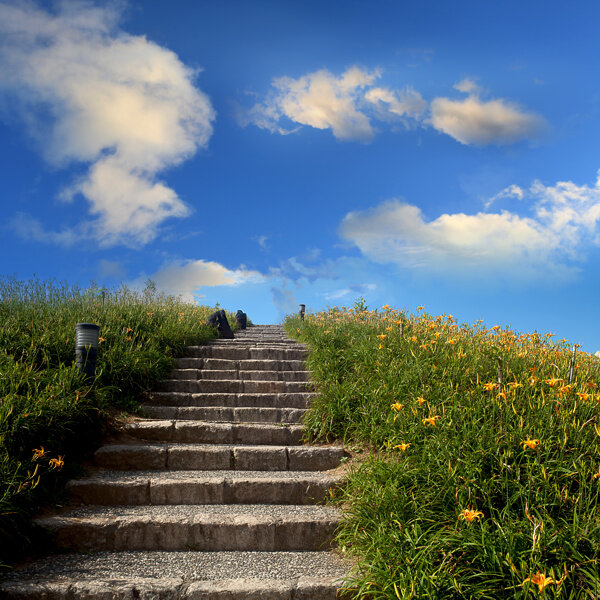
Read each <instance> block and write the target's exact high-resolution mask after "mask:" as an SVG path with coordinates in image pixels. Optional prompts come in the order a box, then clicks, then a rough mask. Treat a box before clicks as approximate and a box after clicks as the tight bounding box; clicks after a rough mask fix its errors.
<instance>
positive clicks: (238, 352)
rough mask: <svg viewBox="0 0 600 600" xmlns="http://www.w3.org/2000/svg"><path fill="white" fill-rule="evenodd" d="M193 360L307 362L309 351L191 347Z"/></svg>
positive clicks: (190, 351)
mask: <svg viewBox="0 0 600 600" xmlns="http://www.w3.org/2000/svg"><path fill="white" fill-rule="evenodd" d="M186 350H187V352H186V353H187V355H188V356H189V357H191V358H225V359H229V360H248V359H252V360H302V361H304V360H306V357H307V356H308V350H300V349H296V348H294V349H279V348H232V347H231V346H222V347H219V346H190V347H188V348H187V349H186Z"/></svg>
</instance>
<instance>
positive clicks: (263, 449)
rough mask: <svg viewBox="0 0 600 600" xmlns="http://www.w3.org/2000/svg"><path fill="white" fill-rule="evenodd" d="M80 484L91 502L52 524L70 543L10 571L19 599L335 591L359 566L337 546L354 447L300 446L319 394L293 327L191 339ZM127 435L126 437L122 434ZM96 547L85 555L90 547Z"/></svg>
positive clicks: (76, 486)
mask: <svg viewBox="0 0 600 600" xmlns="http://www.w3.org/2000/svg"><path fill="white" fill-rule="evenodd" d="M187 350H188V356H187V357H185V358H181V359H179V360H178V362H177V368H176V369H175V370H174V371H173V372H172V374H171V376H170V378H169V379H168V380H165V381H163V382H161V385H160V388H159V390H157V391H154V392H151V393H149V394H147V399H146V407H145V409H146V411H147V414H148V416H149V417H151V418H150V419H146V420H140V421H135V422H130V423H127V424H124V425H123V426H122V428H121V433H120V434H119V436H120V437H119V436H118V437H117V438H113V443H111V444H108V445H106V446H104V447H102V448H100V449H99V450H98V451H97V452H96V454H95V463H96V465H97V466H96V468H95V469H94V470H93V471H92V473H91V474H90V476H88V477H85V478H81V479H78V480H74V481H71V482H70V483H69V486H68V487H69V490H70V492H71V495H72V498H73V500H74V501H79V502H83V503H84V504H83V505H81V506H79V507H78V508H73V509H70V510H66V511H63V512H61V513H59V514H54V515H47V516H44V517H42V518H39V519H38V520H37V522H38V524H40V525H41V526H43V527H45V528H46V529H48V530H49V531H50V532H52V533H53V534H54V535H55V539H56V541H57V544H58V545H59V547H62V548H63V550H65V551H67V552H68V553H67V554H63V555H59V556H54V557H49V558H48V559H46V560H44V561H38V562H37V563H35V564H34V565H31V566H30V567H27V568H25V569H21V570H19V571H18V572H15V573H14V574H12V575H11V576H9V577H8V578H6V580H5V581H3V582H0V597H1V598H5V597H6V598H7V599H9V600H14V599H15V598H16V599H21V600H25V599H27V600H31V599H34V598H35V599H45V600H53V599H56V600H59V599H60V600H117V599H119V600H120V599H123V600H125V599H127V600H134V599H139V598H144V599H146V600H151V599H152V600H157V599H165V600H167V599H176V600H193V599H204V600H226V599H227V600H237V599H239V600H242V599H244V600H247V599H250V598H257V599H258V598H260V599H266V600H269V599H273V600H284V599H285V600H326V599H331V600H333V598H339V597H340V594H339V590H340V588H341V587H342V586H343V584H342V580H343V579H344V577H345V576H346V575H347V574H348V572H349V570H350V563H348V562H347V561H343V560H341V559H340V558H339V557H338V556H337V555H336V554H334V553H333V552H332V551H331V549H332V547H333V543H332V539H333V536H334V532H335V530H336V528H337V526H338V524H339V522H340V519H341V515H340V513H339V511H337V510H336V509H334V508H331V507H327V506H323V505H318V504H315V502H320V501H322V499H323V498H325V497H327V496H328V492H329V491H330V490H331V488H334V487H336V486H338V485H343V480H342V478H341V477H340V476H339V475H336V474H335V473H333V472H332V473H327V472H326V471H328V470H330V469H335V468H336V467H337V466H339V464H340V459H341V458H342V457H343V456H344V449H343V448H342V447H339V446H338V447H325V446H305V445H302V444H301V443H300V441H301V437H302V432H303V426H302V425H301V420H302V417H303V415H304V414H305V411H306V409H307V408H308V407H309V405H310V402H311V401H312V400H313V399H314V398H316V397H317V396H318V392H317V390H315V389H314V387H313V384H312V383H310V373H309V372H308V371H307V370H306V367H305V363H304V361H305V359H306V356H307V349H306V348H305V347H304V346H303V345H302V344H299V343H297V342H295V341H292V340H288V339H287V338H286V336H285V333H284V332H283V329H282V328H281V326H258V327H253V328H250V329H248V330H246V331H244V332H238V333H237V334H236V339H234V340H215V341H214V342H212V343H210V344H208V345H207V346H202V347H190V348H188V349H187ZM117 440H119V441H118V443H115V442H116V441H117ZM81 551H85V552H86V554H85V555H82V554H79V552H81Z"/></svg>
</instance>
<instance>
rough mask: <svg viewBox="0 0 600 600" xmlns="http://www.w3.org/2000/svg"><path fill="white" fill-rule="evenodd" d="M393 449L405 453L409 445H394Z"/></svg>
mask: <svg viewBox="0 0 600 600" xmlns="http://www.w3.org/2000/svg"><path fill="white" fill-rule="evenodd" d="M394 448H399V449H400V450H402V452H406V451H407V450H408V449H409V448H410V444H404V443H402V444H396V445H395V446H394Z"/></svg>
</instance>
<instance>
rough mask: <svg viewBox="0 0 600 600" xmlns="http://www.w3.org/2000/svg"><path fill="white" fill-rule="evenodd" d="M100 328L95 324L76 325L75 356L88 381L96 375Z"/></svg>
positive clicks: (81, 371)
mask: <svg viewBox="0 0 600 600" xmlns="http://www.w3.org/2000/svg"><path fill="white" fill-rule="evenodd" d="M99 332H100V327H99V326H98V325H94V324H93V323H77V325H75V356H76V357H77V367H78V368H79V371H80V373H84V374H85V375H86V377H87V378H88V379H91V378H93V377H94V374H95V373H96V357H97V356H98V334H99Z"/></svg>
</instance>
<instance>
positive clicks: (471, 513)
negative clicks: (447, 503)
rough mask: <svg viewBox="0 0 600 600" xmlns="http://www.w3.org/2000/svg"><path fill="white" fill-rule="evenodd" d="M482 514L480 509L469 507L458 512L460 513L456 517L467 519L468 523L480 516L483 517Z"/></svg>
mask: <svg viewBox="0 0 600 600" xmlns="http://www.w3.org/2000/svg"><path fill="white" fill-rule="evenodd" d="M483 516H484V514H483V513H482V512H481V511H480V510H472V509H470V508H465V509H463V511H462V512H461V513H460V515H458V518H459V519H463V521H468V522H469V523H471V522H472V521H474V520H475V519H481V517H483Z"/></svg>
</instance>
